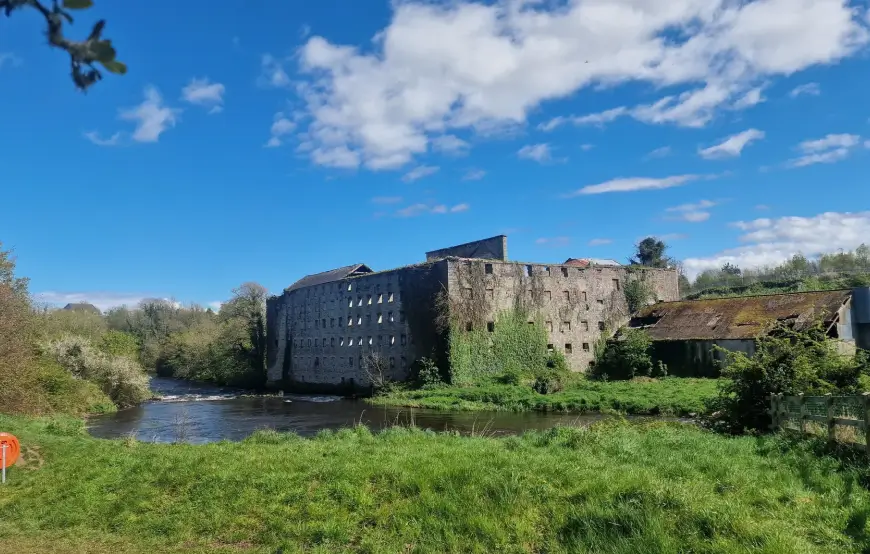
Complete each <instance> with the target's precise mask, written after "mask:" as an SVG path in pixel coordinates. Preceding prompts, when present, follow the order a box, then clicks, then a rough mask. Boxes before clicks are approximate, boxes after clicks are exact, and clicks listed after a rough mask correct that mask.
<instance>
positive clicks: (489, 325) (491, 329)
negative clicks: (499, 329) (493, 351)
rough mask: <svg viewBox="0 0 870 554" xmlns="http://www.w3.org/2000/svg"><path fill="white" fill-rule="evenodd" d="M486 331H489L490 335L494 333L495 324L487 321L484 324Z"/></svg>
mask: <svg viewBox="0 0 870 554" xmlns="http://www.w3.org/2000/svg"><path fill="white" fill-rule="evenodd" d="M486 330H487V331H489V332H490V333H494V332H495V322H494V321H488V322H487V323H486Z"/></svg>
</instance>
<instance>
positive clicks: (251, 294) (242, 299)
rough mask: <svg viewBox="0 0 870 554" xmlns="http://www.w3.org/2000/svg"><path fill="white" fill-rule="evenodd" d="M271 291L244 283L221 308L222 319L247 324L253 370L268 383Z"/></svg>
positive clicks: (263, 381) (253, 284) (220, 315)
mask: <svg viewBox="0 0 870 554" xmlns="http://www.w3.org/2000/svg"><path fill="white" fill-rule="evenodd" d="M268 296H269V291H268V290H266V287H264V286H262V285H260V284H259V283H252V282H248V283H243V284H242V285H241V286H240V287H238V288H235V289H233V297H232V299H230V301H229V302H227V303H226V304H224V305H222V306H221V310H220V313H219V314H218V315H219V317H220V319H221V320H223V321H227V320H229V319H235V320H238V321H241V322H243V323H244V324H245V326H246V327H247V329H248V335H249V337H250V341H251V349H250V352H249V356H250V363H251V369H252V370H253V371H254V372H255V373H256V374H257V375H258V377H259V378H260V379H261V381H262V383H259V384H260V385H262V384H265V382H266V298H267V297H268Z"/></svg>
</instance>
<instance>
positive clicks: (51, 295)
mask: <svg viewBox="0 0 870 554" xmlns="http://www.w3.org/2000/svg"><path fill="white" fill-rule="evenodd" d="M35 296H36V300H37V301H38V302H43V303H45V304H51V305H54V306H58V307H63V306H66V305H67V304H76V303H81V302H86V303H88V304H93V305H94V306H96V307H97V308H99V309H100V310H102V311H106V310H108V309H110V308H115V307H117V306H130V307H133V306H136V305H138V304H139V302H141V301H142V300H145V299H146V298H155V296H153V295H148V294H136V293H124V292H105V291H96V292H56V291H45V292H40V293H37V294H36V295H35ZM164 300H168V299H165V298H164Z"/></svg>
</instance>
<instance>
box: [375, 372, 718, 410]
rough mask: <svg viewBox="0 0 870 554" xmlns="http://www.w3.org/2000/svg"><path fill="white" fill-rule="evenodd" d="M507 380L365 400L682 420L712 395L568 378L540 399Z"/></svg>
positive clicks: (684, 382) (707, 383) (656, 383)
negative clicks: (560, 388)
mask: <svg viewBox="0 0 870 554" xmlns="http://www.w3.org/2000/svg"><path fill="white" fill-rule="evenodd" d="M509 376H510V374H508V375H501V376H498V377H496V378H495V379H492V380H490V381H482V382H480V383H478V384H476V385H474V386H467V387H457V386H444V387H440V388H434V387H433V388H428V389H424V390H407V391H395V392H391V393H389V394H386V395H381V396H377V397H375V398H372V399H370V400H369V402H371V403H373V404H376V405H383V406H402V407H408V408H429V409H436V410H456V411H508V412H532V411H542V412H566V413H588V412H621V413H627V414H634V415H658V414H672V415H678V416H686V415H689V414H698V413H701V412H702V411H703V410H704V408H705V405H706V402H708V401H709V400H710V399H711V398H713V397H715V396H716V391H717V380H716V379H694V378H678V377H668V378H666V379H649V378H644V379H636V380H633V381H608V382H605V381H597V380H591V379H584V378H582V377H580V376H576V375H571V376H568V378H565V377H562V378H561V382H562V384H563V389H562V390H560V391H558V392H553V393H549V392H548V394H546V395H544V394H540V393H539V392H537V391H535V390H534V389H533V388H531V387H529V386H528V385H527V384H525V383H523V382H522V380H518V381H515V382H508V377H509ZM570 377H573V379H571V378H570Z"/></svg>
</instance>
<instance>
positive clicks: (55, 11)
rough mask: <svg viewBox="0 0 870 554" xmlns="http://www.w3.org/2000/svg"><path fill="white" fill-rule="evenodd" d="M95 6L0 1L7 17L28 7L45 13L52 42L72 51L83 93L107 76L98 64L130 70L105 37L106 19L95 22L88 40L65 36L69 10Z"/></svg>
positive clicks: (89, 1)
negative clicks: (96, 65) (104, 75)
mask: <svg viewBox="0 0 870 554" xmlns="http://www.w3.org/2000/svg"><path fill="white" fill-rule="evenodd" d="M93 5H94V3H93V0H62V2H60V3H59V2H58V0H52V2H51V8H48V7H46V5H45V4H43V2H41V1H40V0H0V10H3V11H4V12H5V14H6V16H7V17H11V16H12V12H14V11H15V10H18V9H23V8H28V7H30V8H33V9H35V10H36V11H38V12H39V13H40V14H42V16H43V17H44V18H45V22H46V26H47V30H46V36H47V38H48V44H49V45H50V46H52V47H54V48H60V49H61V50H64V51H66V52H67V53H68V54H69V58H70V69H71V75H72V79H73V83H75V86H76V88H77V89H79V90H81V91H82V92H86V91H87V89H88V88H89V87H91V86H92V85H93V84H95V83H96V82H97V81H99V80H101V79H102V78H103V75H102V73H101V72H100V70H99V69H97V68H96V67H94V64H97V63H98V64H100V65H102V66H103V68H105V70H106V71H108V72H110V73H115V74H118V75H123V74H125V73H127V66H126V65H125V64H123V63H121V62H119V61H118V60H117V59H116V52H115V48H114V47H113V46H112V41H111V40H109V39H104V38H103V36H102V35H103V30H104V29H105V27H106V21H105V20H104V19H101V20H99V21H97V22H96V23H95V24H94V27H93V29H91V33H90V35H88V38H86V39H85V40H79V41H76V40H70V39H68V38H67V37H65V36H64V34H63V31H64V28H63V26H64V23H69V24H72V23H73V17H72V15H70V13H69V10H86V9H88V8H91V7H93Z"/></svg>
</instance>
